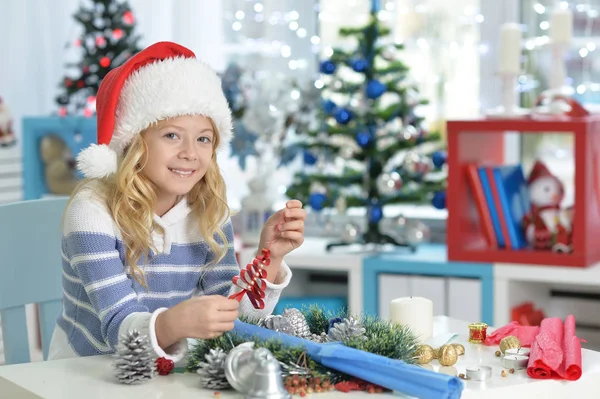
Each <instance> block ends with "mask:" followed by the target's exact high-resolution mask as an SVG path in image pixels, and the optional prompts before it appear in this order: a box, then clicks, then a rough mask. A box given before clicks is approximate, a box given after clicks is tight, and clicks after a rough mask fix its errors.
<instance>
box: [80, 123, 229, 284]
mask: <svg viewBox="0 0 600 399" xmlns="http://www.w3.org/2000/svg"><path fill="white" fill-rule="evenodd" d="M207 119H208V120H209V121H210V124H211V126H212V129H213V131H214V132H215V134H214V137H213V153H212V157H211V162H210V165H209V167H208V169H207V171H206V174H205V175H204V177H203V178H202V179H201V180H200V181H199V182H198V183H197V184H196V185H195V186H194V187H193V188H192V189H191V190H190V192H189V193H188V194H187V201H188V204H189V206H190V208H191V209H192V214H193V215H194V217H195V218H196V220H197V222H198V229H199V231H200V234H201V235H202V237H203V238H204V240H205V241H206V243H207V244H208V246H209V247H210V249H211V250H212V252H213V254H214V255H215V256H214V257H213V259H211V263H217V262H219V261H220V260H221V259H223V257H224V256H225V254H226V253H227V247H228V245H229V243H228V241H227V237H226V236H225V233H224V232H223V230H222V229H221V223H223V222H224V221H225V220H226V219H228V218H229V217H230V216H231V210H230V209H229V206H228V205H227V200H226V189H225V181H224V180H223V176H222V175H221V171H220V169H219V166H218V164H217V154H216V149H217V148H218V146H219V141H220V138H219V133H218V130H217V128H216V125H215V123H214V122H213V120H212V119H210V118H207ZM142 133H143V132H140V133H139V134H137V135H136V136H135V138H134V139H133V140H132V142H131V143H130V144H129V145H128V147H127V148H126V149H125V152H124V154H123V157H122V159H121V161H120V163H119V167H118V169H117V173H116V174H114V175H111V176H109V177H107V178H103V179H98V180H99V182H100V185H99V187H100V191H101V193H100V194H101V195H102V196H103V198H106V205H107V206H108V209H109V211H110V213H111V215H112V217H113V219H114V221H115V224H116V225H117V227H118V229H119V231H120V232H121V235H122V238H123V244H124V245H125V260H126V266H127V267H129V272H130V274H131V275H132V277H133V278H134V279H135V281H137V282H138V283H139V284H140V285H142V286H143V287H145V288H148V287H147V284H146V279H145V276H144V273H143V270H142V269H141V268H140V267H139V266H138V264H139V263H140V260H141V261H142V262H146V261H147V260H148V256H149V251H150V250H153V251H154V252H156V248H154V245H153V243H152V238H151V233H152V231H153V230H159V231H161V232H162V233H163V234H164V231H162V228H161V227H160V226H159V225H157V224H156V223H155V222H154V219H153V217H154V214H155V212H154V206H155V204H156V200H157V198H156V194H155V190H156V187H155V185H154V184H153V183H152V182H151V181H150V180H148V178H146V177H145V176H144V175H143V174H142V171H143V169H144V166H145V165H146V162H148V160H147V158H146V154H147V152H148V147H147V145H146V142H145V141H144V139H143V137H142ZM88 181H89V179H88V180H87V181H83V182H82V183H81V184H80V185H79V186H78V187H77V188H76V189H75V190H74V192H73V194H72V195H71V199H72V198H73V197H74V196H75V195H76V194H77V192H79V191H80V190H82V189H83V188H84V186H86V183H87V182H88ZM216 237H219V238H220V239H221V241H222V244H219V243H218V242H217V240H216Z"/></svg>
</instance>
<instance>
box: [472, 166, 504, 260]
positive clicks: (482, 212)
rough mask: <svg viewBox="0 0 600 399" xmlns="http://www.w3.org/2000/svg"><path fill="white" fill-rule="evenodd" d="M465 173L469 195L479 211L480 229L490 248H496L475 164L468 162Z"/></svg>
mask: <svg viewBox="0 0 600 399" xmlns="http://www.w3.org/2000/svg"><path fill="white" fill-rule="evenodd" d="M465 171H466V173H467V181H468V182H469V186H470V187H471V196H472V197H473V201H474V202H475V206H476V207H477V212H478V213H479V222H480V223H481V229H482V231H483V234H484V235H485V238H486V240H487V242H488V245H489V246H490V249H496V248H498V242H497V241H496V234H495V233H494V225H493V223H492V218H491V216H490V212H489V210H488V207H487V202H486V199H485V194H484V192H483V186H482V185H481V181H480V180H479V174H478V173H477V165H475V164H468V165H467V166H466V168H465Z"/></svg>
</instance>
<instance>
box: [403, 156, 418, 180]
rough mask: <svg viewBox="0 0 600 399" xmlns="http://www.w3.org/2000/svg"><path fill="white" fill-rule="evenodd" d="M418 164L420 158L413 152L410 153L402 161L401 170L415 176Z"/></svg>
mask: <svg viewBox="0 0 600 399" xmlns="http://www.w3.org/2000/svg"><path fill="white" fill-rule="evenodd" d="M419 162H421V156H420V155H419V154H417V153H416V152H414V151H410V152H408V153H407V154H406V155H405V156H404V159H403V160H402V169H404V170H405V171H406V172H407V173H409V174H410V175H415V174H417V171H418V170H419Z"/></svg>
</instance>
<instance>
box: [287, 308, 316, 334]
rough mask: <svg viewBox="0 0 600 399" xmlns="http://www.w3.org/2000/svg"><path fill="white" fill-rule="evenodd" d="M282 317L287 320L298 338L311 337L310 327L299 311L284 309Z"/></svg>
mask: <svg viewBox="0 0 600 399" xmlns="http://www.w3.org/2000/svg"><path fill="white" fill-rule="evenodd" d="M283 317H285V318H286V319H288V320H289V322H290V324H291V325H292V327H293V329H294V335H295V336H297V337H300V338H306V337H310V336H311V332H310V327H309V326H308V323H307V322H306V318H305V317H304V314H302V312H301V311H299V310H298V309H295V308H290V309H285V310H284V311H283Z"/></svg>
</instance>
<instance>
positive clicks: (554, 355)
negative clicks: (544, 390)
mask: <svg viewBox="0 0 600 399" xmlns="http://www.w3.org/2000/svg"><path fill="white" fill-rule="evenodd" d="M527 374H528V375H529V376H530V377H531V378H537V379H567V380H573V381H574V380H578V379H579V378H580V377H581V341H580V339H579V338H577V336H576V335H575V317H573V315H569V316H568V317H567V318H566V320H565V323H564V324H563V322H562V320H561V319H560V318H558V317H551V318H546V319H544V320H542V323H541V325H540V332H539V334H538V335H537V336H536V337H535V340H534V341H533V343H532V345H531V353H530V357H529V364H528V365H527Z"/></svg>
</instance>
